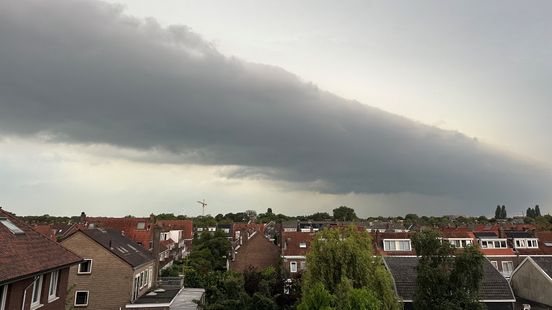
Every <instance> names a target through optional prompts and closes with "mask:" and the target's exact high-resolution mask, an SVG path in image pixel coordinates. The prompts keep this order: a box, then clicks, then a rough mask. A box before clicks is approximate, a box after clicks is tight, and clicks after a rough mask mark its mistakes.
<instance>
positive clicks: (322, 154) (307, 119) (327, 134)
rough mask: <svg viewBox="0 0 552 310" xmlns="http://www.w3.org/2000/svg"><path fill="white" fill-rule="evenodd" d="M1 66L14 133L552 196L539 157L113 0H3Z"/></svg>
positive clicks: (326, 183) (3, 109) (308, 183)
mask: <svg viewBox="0 0 552 310" xmlns="http://www.w3.org/2000/svg"><path fill="white" fill-rule="evenodd" d="M0 70H1V73H0V133H1V134H3V135H15V136H19V137H36V136H40V137H43V138H45V139H47V140H48V141H50V142H52V143H68V144H71V143H75V144H107V145H111V146H115V147H120V148H130V149H137V150H143V151H146V152H147V151H151V150H155V151H156V152H155V154H156V155H155V159H152V160H155V161H161V162H162V161H163V160H162V158H161V159H160V158H159V151H161V152H162V153H165V154H166V155H167V161H171V162H174V161H175V160H176V161H180V162H181V163H183V164H184V163H185V164H198V165H233V166H237V167H240V168H238V169H234V170H233V171H232V172H231V173H229V174H228V175H227V176H228V177H229V178H266V179H270V180H276V181H285V182H289V183H290V184H293V185H294V186H296V187H297V188H298V189H301V190H305V189H308V190H311V191H319V192H322V193H332V194H344V193H360V194H380V193H383V194H393V193H415V194H421V195H428V196H446V197H452V198H454V199H459V200H463V201H467V202H470V205H472V206H477V205H479V207H478V208H484V209H488V208H490V206H489V205H488V204H489V203H491V204H492V205H496V203H500V202H503V201H511V202H513V203H520V204H522V203H532V202H534V201H543V200H545V199H549V194H548V193H547V186H549V184H551V183H550V182H551V180H552V178H551V175H550V171H548V170H546V169H544V168H543V167H541V166H540V165H539V164H537V163H532V162H529V161H527V160H524V159H520V158H517V157H516V156H514V155H510V154H507V153H505V152H502V151H500V150H497V149H495V148H492V147H490V146H488V145H485V144H484V143H482V142H479V141H477V139H474V138H471V137H467V136H465V135H463V134H461V133H459V132H455V131H445V130H441V129H438V128H436V127H432V126H427V125H424V124H421V123H418V122H415V121H413V120H409V119H406V118H404V117H400V116H397V115H393V114H390V113H387V112H385V111H382V110H379V109H376V108H373V107H370V106H369V105H367V104H369V102H366V103H365V104H363V103H359V102H356V101H352V100H346V99H344V98H341V97H338V96H336V95H333V94H331V93H328V92H325V91H323V90H321V89H319V88H318V87H317V86H316V85H314V84H312V83H308V82H305V81H303V80H301V78H299V77H298V76H295V75H293V74H292V73H289V72H287V71H285V70H284V69H282V68H278V67H274V66H268V65H262V64H256V63H250V62H247V61H244V60H241V59H236V58H232V57H226V56H225V55H222V54H221V53H220V52H219V51H217V49H216V47H215V46H213V44H211V43H210V42H207V41H206V40H204V39H203V38H202V37H201V36H200V35H199V34H197V33H194V32H192V31H191V30H190V29H189V28H188V27H186V26H170V27H162V26H160V25H159V24H158V23H157V22H156V21H155V20H153V19H149V20H141V19H137V18H133V17H129V16H126V15H124V13H123V9H122V8H121V7H117V6H113V5H109V4H106V3H103V2H96V1H88V0H70V1H69V0H60V1H38V0H36V1H34V0H7V1H2V2H1V3H0ZM366 87H370V85H366ZM142 160H147V158H143V159H142ZM474 208H475V207H474Z"/></svg>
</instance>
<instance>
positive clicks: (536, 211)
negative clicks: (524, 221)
mask: <svg viewBox="0 0 552 310" xmlns="http://www.w3.org/2000/svg"><path fill="white" fill-rule="evenodd" d="M535 216H542V215H541V211H540V207H539V205H536V206H535Z"/></svg>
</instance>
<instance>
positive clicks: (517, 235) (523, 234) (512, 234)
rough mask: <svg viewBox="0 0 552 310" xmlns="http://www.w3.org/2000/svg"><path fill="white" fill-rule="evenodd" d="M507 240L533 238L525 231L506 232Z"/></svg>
mask: <svg viewBox="0 0 552 310" xmlns="http://www.w3.org/2000/svg"><path fill="white" fill-rule="evenodd" d="M505 233H506V237H507V238H534V237H533V235H532V234H530V233H529V232H526V231H506V232H505Z"/></svg>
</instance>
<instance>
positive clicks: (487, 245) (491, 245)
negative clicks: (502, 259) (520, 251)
mask: <svg viewBox="0 0 552 310" xmlns="http://www.w3.org/2000/svg"><path fill="white" fill-rule="evenodd" d="M479 243H480V244H481V247H482V248H484V249H505V248H507V247H508V246H507V245H506V240H502V239H499V240H481V241H480V242H479Z"/></svg>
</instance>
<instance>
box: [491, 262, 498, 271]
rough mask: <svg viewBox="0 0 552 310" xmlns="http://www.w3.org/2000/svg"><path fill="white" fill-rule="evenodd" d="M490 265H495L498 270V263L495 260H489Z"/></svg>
mask: <svg viewBox="0 0 552 310" xmlns="http://www.w3.org/2000/svg"><path fill="white" fill-rule="evenodd" d="M491 265H493V267H495V268H496V270H498V263H497V262H496V261H495V260H493V261H491Z"/></svg>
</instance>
